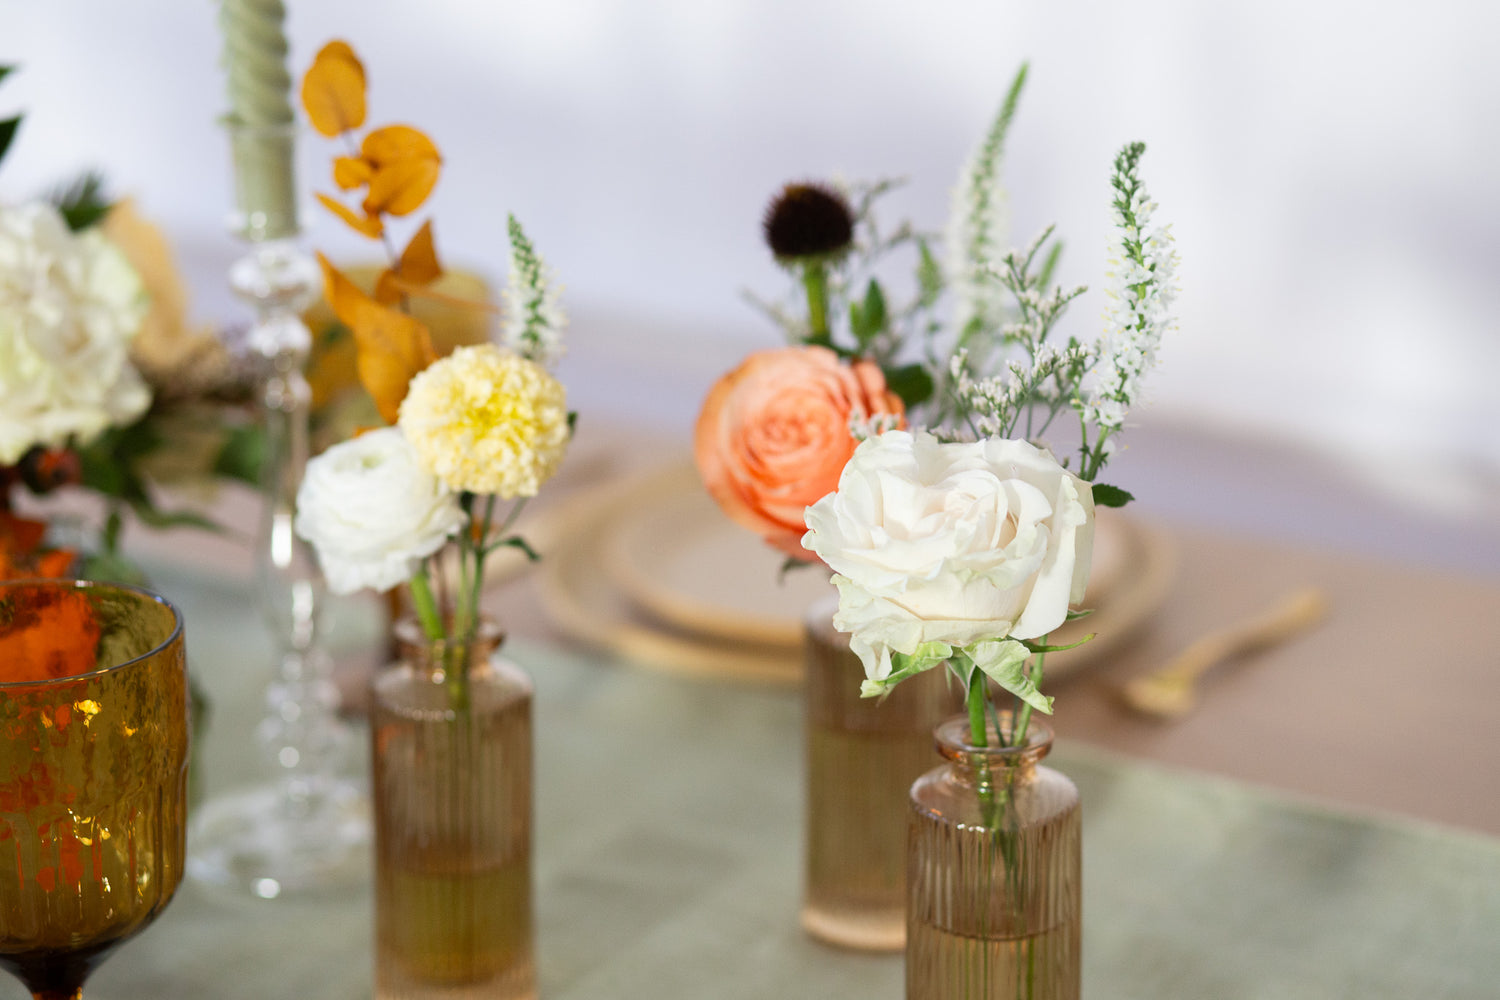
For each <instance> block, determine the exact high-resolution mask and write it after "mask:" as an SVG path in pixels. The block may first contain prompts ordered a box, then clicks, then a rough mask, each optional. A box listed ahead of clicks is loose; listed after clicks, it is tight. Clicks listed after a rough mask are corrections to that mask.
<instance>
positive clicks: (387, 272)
mask: <svg viewBox="0 0 1500 1000" xmlns="http://www.w3.org/2000/svg"><path fill="white" fill-rule="evenodd" d="M404 294H405V293H404V292H402V291H401V289H400V288H398V287H396V272H395V271H392V270H391V269H390V268H385V269H384V270H382V271H381V272H380V277H378V278H376V279H375V301H376V302H379V303H380V304H381V305H383V306H393V305H395V304H396V303H398V302H400V301H401V297H402V295H404Z"/></svg>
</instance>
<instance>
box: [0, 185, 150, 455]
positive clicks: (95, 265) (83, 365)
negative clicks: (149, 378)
mask: <svg viewBox="0 0 1500 1000" xmlns="http://www.w3.org/2000/svg"><path fill="white" fill-rule="evenodd" d="M147 304H148V303H147V299H146V294H145V288H144V286H143V285H142V284H141V279H140V276H139V275H138V274H136V272H135V269H134V268H132V267H131V266H130V263H129V262H128V261H127V260H126V259H125V256H124V255H123V254H122V253H120V251H119V250H118V249H116V248H115V247H114V246H113V245H112V244H111V243H109V241H108V240H106V239H105V238H104V236H103V235H102V234H101V233H99V232H98V231H96V230H92V229H91V230H87V231H85V232H83V233H78V234H74V233H71V232H69V231H68V227H67V224H66V223H65V222H64V221H63V219H62V216H61V215H59V214H58V212H57V210H56V209H55V208H53V207H52V206H51V205H49V204H47V203H45V202H32V203H30V204H26V205H20V206H14V207H12V206H0V465H8V464H10V463H12V462H15V461H17V460H18V459H20V458H21V456H22V455H24V454H25V453H26V452H27V450H28V449H30V448H32V447H34V446H36V445H42V446H45V447H49V448H58V447H62V446H64V445H66V444H68V443H69V441H70V440H71V441H73V442H74V443H80V444H86V443H88V442H89V441H92V440H93V439H94V438H95V437H97V436H98V435H99V434H100V433H102V432H103V431H104V430H105V429H106V428H108V427H111V426H115V425H119V424H126V423H129V422H130V421H132V420H134V419H136V418H137V417H139V416H140V415H141V414H142V413H144V412H145V410H146V408H147V407H148V406H150V404H151V391H150V390H149V389H148V388H147V387H146V384H145V382H144V381H143V380H142V379H141V376H140V374H139V373H138V372H137V371H136V370H135V368H134V366H132V365H131V363H130V359H129V353H128V352H129V347H130V341H131V339H132V338H133V337H134V336H135V335H136V333H137V332H138V331H139V330H140V327H141V322H142V320H143V319H144V318H145V315H146V309H147Z"/></svg>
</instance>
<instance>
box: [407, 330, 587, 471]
mask: <svg viewBox="0 0 1500 1000" xmlns="http://www.w3.org/2000/svg"><path fill="white" fill-rule="evenodd" d="M399 424H400V427H401V431H402V433H404V434H405V435H406V439H407V440H408V441H410V442H411V445H412V447H413V448H414V449H415V450H416V453H417V461H418V463H419V464H420V465H421V466H422V467H423V468H424V469H425V470H426V471H428V472H430V473H432V474H433V475H435V476H437V477H438V478H439V479H441V480H442V481H443V482H445V483H447V484H448V485H449V486H450V487H452V488H453V489H455V490H465V491H468V492H470V493H482V494H489V493H493V494H495V495H496V496H498V497H500V498H501V499H504V500H510V499H513V498H515V497H530V496H536V493H537V490H538V489H540V488H541V485H542V483H544V482H546V481H547V480H548V479H549V478H551V476H552V474H553V473H554V472H556V471H557V467H558V466H559V465H560V464H562V458H563V452H564V451H566V450H567V446H568V437H569V435H568V403H567V394H566V392H565V391H564V389H563V387H562V383H561V382H559V381H557V379H555V378H553V377H552V376H551V375H550V374H548V372H547V370H546V369H545V368H543V367H542V366H541V365H539V364H537V363H536V362H534V361H528V360H526V359H525V358H523V357H520V356H519V355H516V354H512V353H510V352H509V351H505V350H502V349H501V348H499V347H496V346H495V345H494V344H480V345H477V346H474V347H460V348H459V349H458V350H456V351H454V352H453V353H452V354H450V355H448V356H447V357H446V358H440V359H439V360H437V361H435V362H433V363H432V364H431V365H429V366H427V368H425V369H423V370H422V371H421V372H418V373H417V375H416V376H415V377H413V378H412V380H411V385H410V387H409V388H408V390H407V393H406V398H405V399H404V400H403V401H402V402H401V413H400V418H399Z"/></svg>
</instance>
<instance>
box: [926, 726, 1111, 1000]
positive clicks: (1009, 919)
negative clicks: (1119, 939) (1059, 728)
mask: <svg viewBox="0 0 1500 1000" xmlns="http://www.w3.org/2000/svg"><path fill="white" fill-rule="evenodd" d="M1003 717H1004V715H1003V714H1002V718H1003ZM1006 724H1007V726H1008V725H1009V722H1008V720H1006ZM993 735H994V734H993V733H991V734H990V737H991V738H990V742H991V743H993V742H996V741H995V740H994V739H993ZM937 744H938V750H939V752H940V753H941V754H942V755H943V756H944V757H946V758H947V763H946V764H944V765H943V766H941V767H939V768H936V769H935V770H932V771H929V772H928V773H927V774H925V775H923V776H922V777H921V778H920V779H918V780H917V782H916V783H915V784H914V785H913V786H912V789H911V809H912V812H911V831H910V853H909V855H908V868H907V871H908V876H909V884H908V891H907V944H906V996H907V1000H1077V998H1078V994H1079V968H1080V967H1079V958H1080V918H1081V915H1082V909H1081V905H1080V889H1081V868H1082V854H1081V845H1082V838H1081V836H1080V813H1079V806H1078V789H1077V788H1075V787H1074V785H1073V782H1071V781H1070V780H1068V778H1067V777H1066V776H1064V775H1063V774H1060V773H1059V772H1057V771H1054V770H1052V769H1051V768H1047V767H1043V766H1041V764H1040V763H1039V762H1040V761H1041V759H1042V758H1043V757H1045V756H1046V755H1047V752H1048V751H1049V750H1050V749H1051V748H1052V730H1051V729H1050V728H1048V726H1047V725H1046V724H1045V723H1043V722H1040V721H1038V720H1036V719H1033V720H1032V722H1031V725H1030V727H1029V731H1028V738H1027V740H1026V743H1025V745H1024V746H1021V747H1015V748H1011V749H997V748H994V747H990V748H983V747H976V746H973V745H972V744H971V742H970V732H969V720H968V718H967V717H960V718H956V719H951V720H949V721H948V722H945V723H943V725H941V726H939V727H938V730H937Z"/></svg>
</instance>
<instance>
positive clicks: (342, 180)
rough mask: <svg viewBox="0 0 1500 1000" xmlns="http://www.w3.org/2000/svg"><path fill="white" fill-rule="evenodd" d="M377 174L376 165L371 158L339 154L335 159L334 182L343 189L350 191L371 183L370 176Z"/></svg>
mask: <svg viewBox="0 0 1500 1000" xmlns="http://www.w3.org/2000/svg"><path fill="white" fill-rule="evenodd" d="M374 175H375V167H374V166H373V165H372V164H371V163H370V161H369V160H364V159H360V158H359V157H357V156H339V157H335V158H334V161H333V182H334V183H335V184H337V185H338V186H339V190H341V191H349V190H351V189H353V188H357V187H359V186H360V185H362V184H368V183H370V178H371V177H373V176H374Z"/></svg>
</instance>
